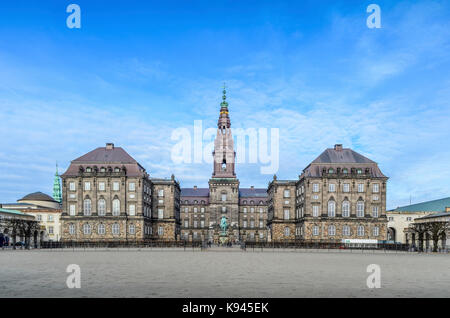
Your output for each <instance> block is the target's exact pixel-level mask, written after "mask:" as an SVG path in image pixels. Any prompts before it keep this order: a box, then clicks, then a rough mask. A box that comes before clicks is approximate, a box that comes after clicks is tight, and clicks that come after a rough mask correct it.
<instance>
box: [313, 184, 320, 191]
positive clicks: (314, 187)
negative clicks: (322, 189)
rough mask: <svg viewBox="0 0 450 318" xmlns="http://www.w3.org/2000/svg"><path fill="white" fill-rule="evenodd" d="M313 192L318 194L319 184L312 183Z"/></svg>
mask: <svg viewBox="0 0 450 318" xmlns="http://www.w3.org/2000/svg"><path fill="white" fill-rule="evenodd" d="M313 192H319V184H318V183H313Z"/></svg>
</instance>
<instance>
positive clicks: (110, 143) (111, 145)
mask: <svg viewBox="0 0 450 318" xmlns="http://www.w3.org/2000/svg"><path fill="white" fill-rule="evenodd" d="M106 149H108V150H111V149H114V144H113V143H112V142H107V143H106Z"/></svg>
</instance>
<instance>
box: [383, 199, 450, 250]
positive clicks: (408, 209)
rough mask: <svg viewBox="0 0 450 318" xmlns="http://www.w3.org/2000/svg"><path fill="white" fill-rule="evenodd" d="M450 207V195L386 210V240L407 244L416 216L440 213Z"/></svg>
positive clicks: (409, 240) (410, 237) (410, 238)
mask: <svg viewBox="0 0 450 318" xmlns="http://www.w3.org/2000/svg"><path fill="white" fill-rule="evenodd" d="M448 207H450V197H449V198H442V199H438V200H432V201H426V202H421V203H415V204H410V205H406V206H402V207H397V208H396V209H392V210H389V211H387V212H386V215H387V218H388V240H390V241H394V242H398V243H403V244H408V243H411V241H412V239H413V238H412V233H411V232H410V231H409V228H410V226H411V224H413V223H414V221H415V220H416V219H418V218H422V217H425V216H428V215H431V214H436V213H441V212H442V211H446V209H447V208H448Z"/></svg>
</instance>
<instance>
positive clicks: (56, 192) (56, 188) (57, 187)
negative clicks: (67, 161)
mask: <svg viewBox="0 0 450 318" xmlns="http://www.w3.org/2000/svg"><path fill="white" fill-rule="evenodd" d="M53 199H55V201H58V202H59V203H61V182H60V178H59V173H58V162H56V172H55V178H54V179H53Z"/></svg>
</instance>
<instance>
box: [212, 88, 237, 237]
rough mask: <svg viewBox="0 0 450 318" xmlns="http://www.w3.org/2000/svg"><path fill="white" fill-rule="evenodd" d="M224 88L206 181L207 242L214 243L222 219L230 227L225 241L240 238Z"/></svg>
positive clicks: (231, 138)
mask: <svg viewBox="0 0 450 318" xmlns="http://www.w3.org/2000/svg"><path fill="white" fill-rule="evenodd" d="M226 93H227V92H226V90H225V86H224V88H223V96H222V103H220V114H219V120H218V122H217V135H216V139H215V141H214V151H213V153H212V155H213V157H214V169H213V173H212V178H211V179H210V180H209V203H210V224H209V231H208V236H209V237H208V239H210V240H214V241H216V239H217V236H218V235H219V231H220V228H219V224H220V221H221V219H222V218H223V217H225V218H226V220H227V224H228V225H229V227H228V230H227V236H228V239H229V240H231V241H236V240H237V239H238V238H239V226H238V225H239V180H238V179H237V178H236V172H235V158H236V152H235V151H234V142H233V135H232V134H231V122H230V116H229V112H228V103H227V96H226Z"/></svg>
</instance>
